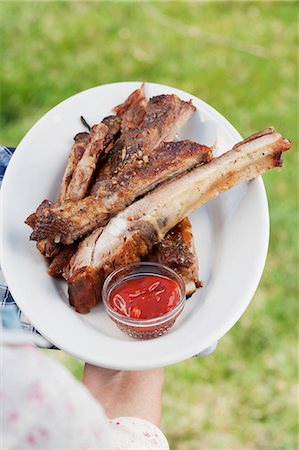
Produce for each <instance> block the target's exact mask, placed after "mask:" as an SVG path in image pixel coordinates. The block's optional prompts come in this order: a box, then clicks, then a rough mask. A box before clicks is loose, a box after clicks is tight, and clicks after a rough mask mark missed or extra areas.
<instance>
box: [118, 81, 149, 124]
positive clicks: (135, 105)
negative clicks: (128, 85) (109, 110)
mask: <svg viewBox="0 0 299 450" xmlns="http://www.w3.org/2000/svg"><path fill="white" fill-rule="evenodd" d="M143 86H144V83H143V84H142V86H141V88H140V89H137V90H136V91H134V92H133V93H132V94H131V95H129V97H128V98H127V99H126V100H125V102H124V103H122V104H121V105H118V106H116V107H115V108H113V111H114V112H115V113H116V115H117V116H121V119H122V120H121V132H122V133H123V132H125V131H128V130H131V129H132V128H137V127H139V126H140V124H141V123H142V121H143V119H144V116H145V113H146V107H147V99H146V98H145V96H144V92H143Z"/></svg>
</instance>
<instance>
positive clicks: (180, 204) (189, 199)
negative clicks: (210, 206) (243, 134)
mask: <svg viewBox="0 0 299 450" xmlns="http://www.w3.org/2000/svg"><path fill="white" fill-rule="evenodd" d="M290 147H291V143H290V141H289V140H287V139H283V138H282V137H281V135H280V134H278V133H276V132H275V130H274V129H272V128H270V129H266V130H264V131H263V132H260V133H258V134H256V135H253V136H251V137H250V138H249V139H246V140H245V141H243V142H241V143H239V144H237V145H235V146H234V147H233V148H232V150H230V151H229V152H227V153H225V154H224V155H222V156H220V157H219V158H214V159H213V160H212V161H211V162H210V163H208V164H205V165H203V166H201V167H198V168H195V169H193V170H191V171H190V172H189V173H187V174H186V175H182V176H181V177H179V178H177V179H175V180H173V181H170V182H168V183H165V184H164V185H162V186H160V187H158V188H156V189H155V190H154V191H153V192H151V193H149V194H148V195H146V196H145V197H143V198H142V199H141V200H139V201H137V202H135V203H133V204H132V205H131V206H129V207H128V208H127V209H126V210H125V211H123V212H121V213H119V214H118V215H117V216H116V217H115V218H113V219H112V220H111V221H110V222H109V224H108V225H107V226H106V227H105V228H104V229H103V231H101V233H100V234H99V233H98V234H97V235H96V236H95V237H94V233H96V232H94V233H92V234H91V235H90V236H89V237H88V238H86V239H85V241H83V242H82V244H81V245H80V248H79V250H78V252H77V253H76V254H75V255H74V256H73V257H72V259H71V261H70V264H69V267H68V270H66V271H65V273H64V276H65V278H66V279H67V280H68V283H69V293H70V298H71V303H72V304H73V305H74V306H75V308H76V310H77V311H79V312H81V311H84V312H87V311H89V310H90V308H91V307H92V306H93V305H94V304H95V303H96V302H98V301H99V300H100V290H99V286H101V284H102V283H103V280H104V277H105V276H107V275H108V274H109V273H111V271H112V270H114V269H115V268H116V267H118V266H119V265H123V264H128V263H130V262H135V261H138V260H139V259H140V258H141V257H144V256H145V255H146V254H147V253H149V252H150V251H151V250H152V248H153V245H155V244H157V243H158V242H159V241H161V239H163V238H164V236H165V235H166V233H167V232H168V231H169V230H170V229H171V228H173V227H174V226H175V225H176V224H177V223H179V222H180V221H181V220H182V219H183V218H184V217H187V215H188V214H190V213H191V212H192V211H193V210H195V209H196V208H198V207H200V206H201V205H203V204H205V203H207V202H208V201H209V200H211V199H213V198H215V197H216V196H217V195H218V194H219V193H221V192H223V191H225V190H227V189H229V188H232V187H233V186H235V185H236V184H239V183H241V182H244V181H249V180H252V179H253V178H255V177H257V176H258V175H261V174H262V173H264V172H265V171H266V170H269V169H271V168H273V167H277V166H281V154H282V152H284V151H286V150H288V149H289V148H290ZM88 242H90V243H91V244H92V245H90V246H89V245H88ZM132 243H133V244H132ZM130 244H132V245H130ZM81 246H82V247H81ZM84 246H85V248H86V247H87V248H89V256H88V258H83V257H82V252H81V248H84ZM84 273H86V274H88V278H89V281H90V280H92V279H96V281H97V285H96V288H97V291H95V288H94V287H93V286H90V285H88V286H87V283H84V281H83V282H82V283H81V284H80V283H79V284H80V289H78V284H77V276H78V277H79V278H80V280H84V276H85V275H84ZM91 283H92V282H91ZM92 289H93V292H94V297H93V300H92V301H91V300H90V296H89V294H90V291H91V290H92Z"/></svg>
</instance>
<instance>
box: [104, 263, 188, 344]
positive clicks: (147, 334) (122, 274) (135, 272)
mask: <svg viewBox="0 0 299 450" xmlns="http://www.w3.org/2000/svg"><path fill="white" fill-rule="evenodd" d="M146 275H160V276H164V277H167V278H169V279H171V280H173V281H175V282H176V283H177V285H178V288H179V292H180V299H179V303H178V304H177V305H176V306H175V308H173V309H172V310H171V311H169V312H167V313H165V314H163V315H162V316H159V317H155V318H152V319H136V318H131V317H125V316H123V315H122V314H119V313H118V312H116V311H114V309H112V308H111V306H110V305H109V299H110V295H111V292H112V291H113V290H114V289H116V288H117V286H118V285H119V284H120V283H123V282H125V281H126V280H131V279H132V278H136V277H140V276H146ZM102 300H103V303H104V306H105V310H106V312H107V314H108V316H109V317H110V318H111V319H112V320H113V322H114V323H115V324H116V325H117V326H118V328H119V329H120V330H121V331H123V332H124V333H126V334H127V335H129V336H130V337H132V338H135V339H152V338H156V337H159V336H162V335H163V334H165V333H166V332H167V331H168V330H169V329H170V328H171V327H172V326H173V324H174V323H175V321H176V319H177V318H178V316H179V315H180V314H181V312H182V311H183V309H184V306H185V302H186V290H185V283H184V281H183V279H182V278H181V277H180V275H178V274H177V273H176V272H175V271H174V270H172V269H170V268H168V267H166V266H164V265H162V264H158V263H152V262H141V263H134V264H128V265H127V266H125V267H121V268H119V269H116V270H115V271H114V272H112V273H111V274H110V275H109V276H108V277H107V278H106V280H105V282H104V285H103V289H102Z"/></svg>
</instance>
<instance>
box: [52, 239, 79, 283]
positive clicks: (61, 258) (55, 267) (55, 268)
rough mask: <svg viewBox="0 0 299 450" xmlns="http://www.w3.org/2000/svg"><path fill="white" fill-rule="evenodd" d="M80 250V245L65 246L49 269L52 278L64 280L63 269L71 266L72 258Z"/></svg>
mask: <svg viewBox="0 0 299 450" xmlns="http://www.w3.org/2000/svg"><path fill="white" fill-rule="evenodd" d="M77 250H78V244H77V242H75V243H74V244H72V245H66V246H64V247H63V248H62V249H61V250H60V252H59V253H58V255H57V256H55V258H54V259H53V260H52V262H51V264H50V265H49V268H48V274H49V275H50V276H51V277H55V278H62V272H63V269H64V268H65V267H66V266H67V265H68V264H69V262H70V259H71V257H72V256H73V255H74V254H75V253H76V251H77Z"/></svg>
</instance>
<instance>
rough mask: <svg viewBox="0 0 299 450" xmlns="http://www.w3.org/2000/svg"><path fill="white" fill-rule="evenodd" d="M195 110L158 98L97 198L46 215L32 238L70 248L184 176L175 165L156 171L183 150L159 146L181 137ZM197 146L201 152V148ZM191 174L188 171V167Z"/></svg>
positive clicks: (119, 150)
mask: <svg viewBox="0 0 299 450" xmlns="http://www.w3.org/2000/svg"><path fill="white" fill-rule="evenodd" d="M158 105H159V106H158ZM194 110H195V107H194V106H193V105H192V104H190V103H187V102H183V101H181V100H180V99H179V98H178V97H177V96H175V95H164V96H158V97H153V98H152V99H151V100H150V102H149V105H148V111H147V113H146V115H145V118H144V121H143V127H142V128H141V129H134V130H129V131H128V132H126V133H124V135H122V136H121V137H120V139H119V140H118V141H117V142H116V144H115V146H114V148H113V149H112V151H111V155H110V158H109V159H108V161H107V163H106V164H105V167H106V169H105V170H106V173H105V177H104V179H103V178H102V179H100V180H99V179H98V181H97V182H96V183H95V185H94V186H93V188H92V192H91V195H90V196H88V197H86V198H85V199H83V200H81V201H79V202H71V201H66V202H64V203H63V204H62V205H59V206H58V207H53V208H49V209H48V210H44V214H43V217H39V220H38V221H37V222H36V224H35V229H34V231H33V233H32V235H31V239H33V240H39V239H43V238H45V237H50V238H52V239H55V238H56V239H55V240H56V241H58V240H59V241H61V242H62V243H64V244H71V243H72V242H74V240H76V239H78V238H79V237H82V236H84V235H86V234H88V233H90V232H91V231H92V230H93V229H94V228H95V227H96V226H100V225H102V224H105V222H106V221H107V220H108V217H109V216H111V214H115V213H116V212H117V211H119V210H121V209H123V208H124V207H125V206H127V205H128V204H130V203H131V202H132V201H133V200H134V199H135V198H136V197H137V196H140V195H143V194H145V193H146V192H148V190H149V189H151V188H153V187H154V186H155V185H156V184H157V183H159V182H161V181H162V180H163V179H165V177H166V178H169V176H173V175H174V174H177V173H181V172H182V170H181V169H180V168H179V167H176V162H175V161H172V164H171V165H169V167H164V168H163V170H164V172H163V176H162V172H161V170H162V167H159V168H158V167H156V168H152V167H151V166H152V162H153V163H155V160H156V161H157V163H158V164H159V159H160V160H161V161H162V158H164V157H166V160H167V161H165V162H166V163H167V164H168V163H169V162H170V160H169V155H170V157H171V154H172V152H176V150H174V149H175V148H177V153H176V154H175V156H179V153H180V152H181V147H180V146H177V144H176V143H172V144H169V146H168V144H161V146H160V147H159V149H157V148H156V146H157V144H160V142H161V141H162V140H164V139H166V138H168V137H172V135H173V134H176V133H177V131H178V129H179V128H180V127H181V126H182V125H183V124H184V123H185V121H186V120H187V119H188V118H189V117H190V115H191V114H192V113H193V112H194ZM194 145H195V147H196V146H197V145H198V144H194ZM188 146H189V143H188V144H187V147H188ZM197 150H198V147H196V151H197ZM168 152H170V153H169V155H167V153H168ZM187 153H188V152H187ZM164 155H165V156H164ZM152 159H153V161H151V160H152ZM173 159H174V158H173ZM182 159H183V158H182ZM186 161H187V159H186ZM198 162H200V161H198ZM147 164H148V168H146V166H147ZM107 167H108V170H107ZM178 169H179V170H178ZM186 169H187V167H185V168H183V170H186ZM158 170H160V172H158ZM145 176H146V177H148V179H146V178H145ZM132 177H134V180H132ZM107 194H109V195H110V194H111V198H110V199H107V200H106V197H107ZM103 197H104V198H105V200H103Z"/></svg>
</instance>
